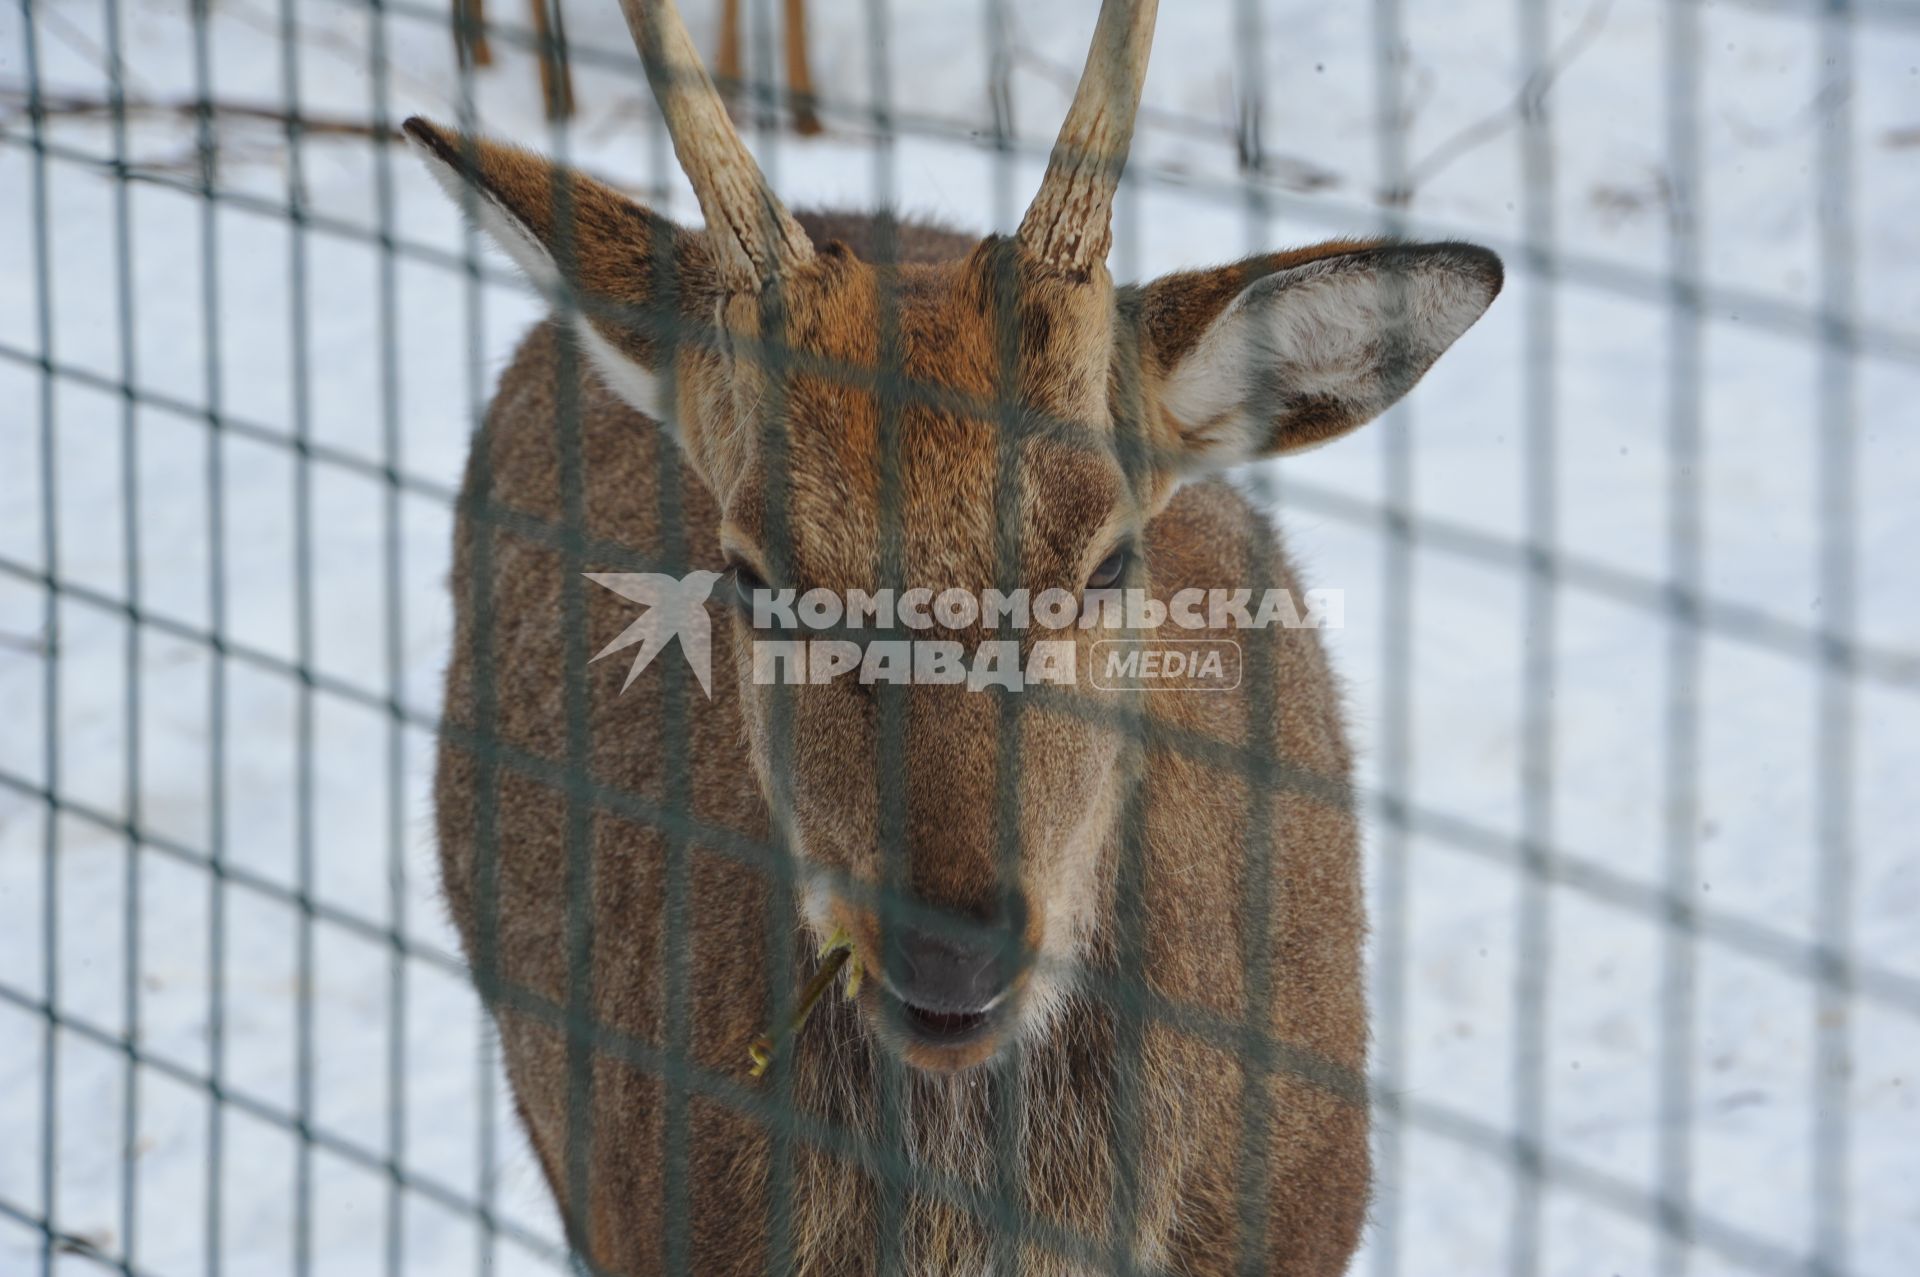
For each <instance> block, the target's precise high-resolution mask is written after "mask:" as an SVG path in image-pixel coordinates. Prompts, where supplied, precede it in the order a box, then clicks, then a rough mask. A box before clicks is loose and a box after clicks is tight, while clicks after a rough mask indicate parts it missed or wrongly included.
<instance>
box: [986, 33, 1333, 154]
mask: <svg viewBox="0 0 1920 1277" xmlns="http://www.w3.org/2000/svg"><path fill="white" fill-rule="evenodd" d="M1011 43H1012V46H1013V49H1012V53H1013V57H1012V61H1013V62H1014V64H1015V65H1016V66H1019V67H1024V68H1026V69H1027V70H1028V71H1031V72H1032V73H1033V74H1034V75H1036V76H1039V77H1040V78H1041V79H1043V80H1045V81H1047V82H1048V83H1049V84H1053V85H1057V86H1058V87H1059V88H1060V89H1061V90H1062V91H1063V93H1064V94H1065V95H1067V96H1071V95H1072V93H1073V91H1074V89H1075V88H1076V87H1077V86H1078V85H1079V83H1080V73H1079V71H1077V70H1075V69H1073V68H1072V67H1066V66H1062V65H1060V64H1059V63H1057V62H1052V61H1049V60H1048V59H1046V58H1043V57H1041V56H1040V55H1039V54H1037V53H1035V52H1034V51H1033V50H1032V49H1030V48H1028V47H1026V46H1025V45H1024V44H1023V43H1022V42H1020V41H1018V40H1015V41H1012V42H1011ZM1134 118H1135V128H1136V129H1137V130H1140V131H1147V130H1158V131H1159V132H1162V133H1172V134H1175V135H1179V136H1184V137H1193V138H1200V139H1202V140H1205V141H1208V142H1217V141H1219V140H1220V139H1221V137H1222V135H1223V134H1224V136H1225V137H1226V139H1227V141H1228V142H1229V144H1231V145H1232V146H1233V148H1234V151H1235V153H1236V155H1237V156H1238V157H1239V162H1240V167H1241V168H1242V170H1244V171H1251V172H1257V173H1259V174H1261V175H1262V176H1264V177H1268V178H1271V179H1273V180H1274V181H1275V183H1276V184H1278V185H1281V186H1286V187H1289V188H1291V189H1294V190H1301V191H1311V190H1319V189H1321V188H1323V187H1328V186H1337V185H1339V183H1340V175H1339V174H1338V173H1335V172H1333V171H1332V170H1330V169H1325V168H1322V167H1320V166H1319V165H1317V164H1314V163H1313V162H1311V161H1309V160H1304V159H1301V158H1299V157H1298V156H1291V155H1282V156H1275V155H1269V154H1261V155H1255V156H1250V155H1249V154H1248V153H1247V151H1246V142H1245V140H1244V139H1243V138H1242V137H1241V130H1240V128H1239V123H1238V121H1237V120H1230V121H1229V122H1228V123H1227V124H1226V125H1225V127H1224V128H1223V127H1222V125H1221V123H1220V122H1219V121H1217V120H1209V119H1205V118H1203V117H1201V116H1198V115H1187V114H1185V113H1184V112H1180V111H1169V110H1166V109H1165V108H1163V107H1155V106H1151V105H1149V104H1147V103H1145V102H1143V103H1141V104H1140V109H1139V113H1138V114H1137V115H1136V116H1135V117H1134ZM1249 161H1250V162H1249Z"/></svg>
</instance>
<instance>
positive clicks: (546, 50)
mask: <svg viewBox="0 0 1920 1277" xmlns="http://www.w3.org/2000/svg"><path fill="white" fill-rule="evenodd" d="M527 14H528V17H529V18H530V19H531V20H532V23H533V40H534V48H535V51H536V52H537V53H538V54H539V56H540V100H541V101H542V102H544V103H545V104H546V108H547V118H548V119H551V120H565V119H571V118H572V116H573V72H572V71H571V70H569V69H568V67H567V62H566V44H565V40H566V36H565V33H564V32H562V33H561V34H560V35H559V37H558V39H556V38H555V23H556V22H557V20H558V18H559V16H560V8H559V5H558V4H556V5H555V6H554V10H553V19H552V20H550V19H549V18H548V16H547V0H528V4H527ZM783 17H784V31H785V41H784V44H783V46H782V47H783V49H784V52H785V57H786V64H787V92H788V94H789V95H790V96H791V98H792V100H793V130H794V132H796V133H798V134H800V135H801V136H802V137H813V136H815V135H816V134H819V133H821V132H822V131H823V126H822V125H821V123H820V116H819V114H818V113H817V112H816V111H815V109H814V91H813V69H812V66H811V64H810V63H809V61H808V59H807V5H806V0H784V8H783ZM486 23H487V17H486V0H453V50H454V55H455V56H456V57H457V58H458V59H459V60H460V63H461V65H462V66H476V67H484V66H491V65H493V46H492V45H491V44H489V43H488V42H487V26H486ZM719 72H720V79H721V81H722V82H724V83H725V84H727V85H729V86H731V87H732V88H734V89H738V87H739V86H741V85H743V84H744V83H745V82H746V72H745V64H744V63H743V62H742V60H741V57H740V0H722V4H721V9H720V55H719Z"/></svg>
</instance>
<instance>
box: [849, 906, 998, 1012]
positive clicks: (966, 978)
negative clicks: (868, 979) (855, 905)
mask: <svg viewBox="0 0 1920 1277" xmlns="http://www.w3.org/2000/svg"><path fill="white" fill-rule="evenodd" d="M1025 919H1026V909H1025V907H1024V902H1023V901H1019V900H1012V901H1009V902H1008V903H1007V906H1006V907H1005V908H1002V909H996V910H994V911H993V912H992V913H991V914H990V915H989V918H988V920H986V921H973V920H963V919H961V918H959V917H955V918H953V919H952V920H951V921H948V920H947V919H946V918H940V919H937V920H935V919H929V920H928V921H927V923H926V924H925V925H920V924H919V923H917V922H907V923H903V924H902V925H901V926H900V927H899V928H898V929H897V931H896V933H895V937H894V942H893V943H892V944H890V945H884V946H883V948H884V949H885V957H886V963H885V965H886V973H887V982H888V983H889V984H891V985H892V986H893V991H894V994H895V995H896V996H897V997H899V998H900V1000H901V1001H903V1002H905V1003H907V1004H908V1005H909V1006H911V1007H915V1008H918V1009H920V1010H922V1011H930V1012H936V1013H940V1014H946V1015H971V1014H977V1013H980V1012H984V1011H986V1010H988V1009H989V1008H991V1007H992V1006H993V1005H994V1004H995V1003H996V1002H998V1001H999V999H1000V997H1001V995H1002V994H1004V993H1005V992H1006V991H1007V988H1008V986H1010V985H1011V984H1012V983H1013V982H1014V980H1015V978H1016V977H1018V976H1019V974H1020V973H1021V971H1023V970H1024V969H1025V968H1026V965H1027V961H1028V958H1029V955H1028V954H1027V952H1026V945H1025Z"/></svg>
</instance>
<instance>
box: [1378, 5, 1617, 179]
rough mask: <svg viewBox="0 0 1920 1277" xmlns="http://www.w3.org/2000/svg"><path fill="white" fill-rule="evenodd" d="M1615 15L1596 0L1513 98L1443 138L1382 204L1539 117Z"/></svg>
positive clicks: (1415, 165)
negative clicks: (1555, 88) (1517, 125)
mask: <svg viewBox="0 0 1920 1277" xmlns="http://www.w3.org/2000/svg"><path fill="white" fill-rule="evenodd" d="M1612 16H1613V0H1595V3H1594V5H1593V6H1592V7H1591V8H1589V9H1588V10H1587V12H1586V14H1585V16H1584V17H1582V18H1581V19H1580V25H1579V26H1578V27H1576V28H1575V29H1574V32H1573V34H1572V35H1570V36H1568V37H1567V40H1566V43H1564V44H1562V45H1561V46H1560V47H1559V49H1557V50H1556V51H1555V52H1554V54H1553V56H1552V57H1551V58H1549V59H1548V60H1547V64H1546V65H1545V66H1543V67H1541V68H1540V69H1539V70H1538V71H1535V72H1534V73H1533V74H1532V75H1530V76H1528V77H1527V82H1526V83H1525V84H1522V85H1521V86H1520V91H1519V92H1518V93H1516V94H1515V95H1514V98H1513V101H1512V102H1510V103H1508V104H1507V105H1506V106H1503V107H1501V108H1500V109H1499V110H1498V111H1495V112H1494V113H1493V114H1491V115H1488V116H1486V117H1485V118H1483V119H1480V120H1476V121H1475V122H1474V123H1472V124H1469V125H1468V126H1467V127H1466V128H1464V129H1461V130H1460V131H1459V132H1458V133H1455V134H1454V135H1453V136H1452V137H1450V138H1448V139H1447V140H1446V141H1444V142H1442V143H1441V144H1440V145H1439V146H1437V147H1435V148H1434V149H1433V150H1432V151H1431V152H1429V153H1428V154H1427V157H1426V158H1425V159H1423V160H1420V161H1419V162H1418V163H1416V164H1414V165H1413V167H1412V168H1411V169H1410V170H1408V173H1407V182H1406V185H1405V186H1404V187H1402V188H1401V189H1399V190H1389V191H1382V192H1381V193H1380V202H1381V203H1383V204H1401V205H1404V204H1409V203H1411V202H1412V201H1413V196H1414V193H1415V192H1416V191H1418V190H1419V189H1420V188H1421V187H1422V186H1425V185H1426V184H1427V183H1428V182H1431V181H1432V180H1433V179H1434V178H1435V177H1438V176H1439V175H1440V173H1441V172H1443V171H1444V170H1445V169H1446V168H1447V167H1448V166H1449V165H1451V164H1452V163H1453V162H1454V161H1455V160H1457V159H1459V158H1460V157H1461V156H1463V155H1465V154H1467V153H1468V152H1469V151H1473V150H1476V149H1478V148H1479V147H1482V146H1485V145H1486V144H1487V143H1488V142H1491V141H1492V140H1493V139H1494V138H1496V137H1499V136H1500V135H1501V134H1502V133H1505V132H1506V131H1507V130H1508V129H1510V128H1512V127H1513V126H1514V124H1515V123H1516V122H1518V121H1521V120H1530V119H1535V118H1538V116H1539V115H1540V113H1541V111H1543V110H1544V109H1545V108H1546V100H1547V94H1549V93H1551V92H1552V91H1553V85H1554V82H1555V81H1556V80H1558V79H1559V78H1560V76H1561V74H1562V73H1563V72H1565V71H1566V69H1567V68H1568V67H1569V66H1571V65H1572V64H1573V60H1574V59H1575V58H1577V57H1579V56H1580V55H1581V54H1582V53H1584V52H1586V49H1587V46H1589V45H1591V44H1592V43H1593V42H1594V41H1595V40H1596V39H1598V38H1599V36H1600V32H1601V31H1602V30H1604V29H1605V27H1606V25H1607V19H1608V18H1610V17H1612Z"/></svg>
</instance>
